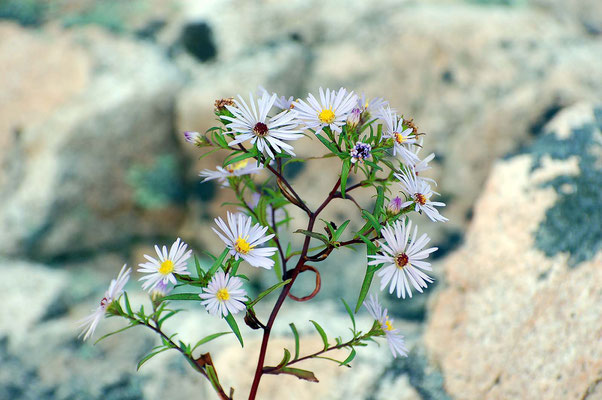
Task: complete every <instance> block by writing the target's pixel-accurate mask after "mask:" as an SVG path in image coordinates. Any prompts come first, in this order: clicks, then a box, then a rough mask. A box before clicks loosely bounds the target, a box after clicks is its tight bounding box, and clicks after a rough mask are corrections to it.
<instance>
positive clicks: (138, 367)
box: [136, 347, 171, 371]
mask: <svg viewBox="0 0 602 400" xmlns="http://www.w3.org/2000/svg"><path fill="white" fill-rule="evenodd" d="M170 348H171V347H164V348H162V349H161V350H157V351H155V352H153V353H150V354H147V355H146V356H145V357H144V358H143V359H142V360H140V361H138V365H136V371H138V370H139V369H140V367H142V365H143V364H144V363H145V362H147V361H148V360H150V359H151V358H153V357H154V356H156V355H157V354H159V353H163V352H164V351H166V350H169V349H170Z"/></svg>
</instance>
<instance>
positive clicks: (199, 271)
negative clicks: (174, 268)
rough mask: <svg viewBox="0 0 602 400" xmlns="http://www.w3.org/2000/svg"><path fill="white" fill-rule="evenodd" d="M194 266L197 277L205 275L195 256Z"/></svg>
mask: <svg viewBox="0 0 602 400" xmlns="http://www.w3.org/2000/svg"><path fill="white" fill-rule="evenodd" d="M194 266H195V267H196V273H197V276H198V277H199V279H202V278H203V276H205V274H204V272H203V269H202V268H201V264H200V263H199V259H198V258H197V256H196V255H195V256H194Z"/></svg>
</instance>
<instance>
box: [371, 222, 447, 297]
mask: <svg viewBox="0 0 602 400" xmlns="http://www.w3.org/2000/svg"><path fill="white" fill-rule="evenodd" d="M411 229H412V222H411V221H408V224H407V226H406V225H404V223H403V222H402V221H399V220H398V221H395V223H394V224H393V225H389V226H386V227H384V228H383V229H382V231H381V232H382V235H383V238H384V239H385V242H384V243H382V242H379V243H380V245H381V249H382V252H381V254H377V255H372V256H368V258H371V259H372V261H369V262H368V265H379V264H384V266H383V267H382V268H381V269H380V271H378V276H379V277H381V281H380V290H383V289H384V288H385V287H386V286H387V285H389V284H390V286H389V293H393V291H394V290H395V289H396V288H397V297H402V298H404V299H405V298H406V292H407V293H408V295H409V296H410V297H412V290H411V289H410V285H409V283H411V284H412V286H414V288H415V289H416V290H418V291H419V292H420V293H422V288H425V287H426V286H427V282H428V283H430V282H433V279H432V278H431V277H430V276H428V275H427V274H425V273H424V272H422V271H421V270H424V271H432V268H431V264H430V263H428V262H426V261H423V260H424V259H425V258H427V257H428V256H429V254H431V253H432V252H434V251H436V250H437V247H430V248H428V249H424V246H426V245H427V244H428V242H430V241H431V239H430V238H429V237H428V236H427V235H426V233H423V234H422V236H420V238H418V239H416V236H417V235H418V227H414V233H413V235H412V239H411V240H410V241H409V242H408V239H409V236H410V231H411Z"/></svg>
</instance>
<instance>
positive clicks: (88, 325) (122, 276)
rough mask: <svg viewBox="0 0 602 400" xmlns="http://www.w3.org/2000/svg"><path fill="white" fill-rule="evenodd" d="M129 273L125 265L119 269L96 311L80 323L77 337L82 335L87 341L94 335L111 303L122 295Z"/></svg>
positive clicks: (129, 269) (129, 270)
mask: <svg viewBox="0 0 602 400" xmlns="http://www.w3.org/2000/svg"><path fill="white" fill-rule="evenodd" d="M131 271H132V269H131V268H127V269H126V264H124V265H123V267H121V271H120V272H119V275H117V279H113V280H111V284H110V285H109V288H108V289H107V291H106V292H105V295H104V297H103V298H102V300H100V304H99V306H98V307H97V308H96V310H94V311H93V312H92V314H90V315H89V316H87V317H86V318H84V319H82V320H81V321H80V328H84V329H83V331H82V332H81V333H80V334H79V336H80V337H81V336H82V335H83V336H84V339H83V340H87V339H88V338H89V337H90V336H92V335H93V334H94V331H95V330H96V327H97V326H98V323H99V322H100V320H101V319H102V317H104V315H105V313H106V311H107V308H109V306H110V305H111V303H113V302H114V301H116V300H118V299H119V296H121V294H122V293H123V288H124V287H125V284H126V283H127V282H128V280H129V279H130V272H131Z"/></svg>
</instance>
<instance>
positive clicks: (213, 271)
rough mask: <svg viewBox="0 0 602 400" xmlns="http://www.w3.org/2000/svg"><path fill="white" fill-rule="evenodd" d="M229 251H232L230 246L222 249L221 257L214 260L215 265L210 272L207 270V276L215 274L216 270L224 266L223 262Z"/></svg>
mask: <svg viewBox="0 0 602 400" xmlns="http://www.w3.org/2000/svg"><path fill="white" fill-rule="evenodd" d="M229 252H230V249H228V248H225V249H224V251H222V254H220V255H219V257H218V258H217V259H216V260H215V261H214V262H213V265H212V266H211V268H210V269H209V272H207V275H206V276H207V278H210V277H212V276H213V275H214V274H215V272H216V271H217V269H218V268H219V267H221V266H222V264H223V263H224V260H225V259H226V256H227V255H228V253H229Z"/></svg>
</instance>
